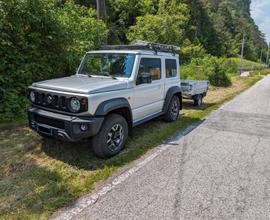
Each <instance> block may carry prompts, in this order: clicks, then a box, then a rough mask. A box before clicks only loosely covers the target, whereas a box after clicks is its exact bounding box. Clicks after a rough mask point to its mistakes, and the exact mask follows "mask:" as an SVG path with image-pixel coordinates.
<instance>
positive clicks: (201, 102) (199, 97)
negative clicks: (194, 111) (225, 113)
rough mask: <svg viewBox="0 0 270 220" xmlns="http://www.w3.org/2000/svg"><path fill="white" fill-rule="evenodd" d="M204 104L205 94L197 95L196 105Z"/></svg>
mask: <svg viewBox="0 0 270 220" xmlns="http://www.w3.org/2000/svg"><path fill="white" fill-rule="evenodd" d="M202 104H203V95H196V96H195V98H194V106H201V105H202Z"/></svg>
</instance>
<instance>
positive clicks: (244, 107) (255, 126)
mask: <svg viewBox="0 0 270 220" xmlns="http://www.w3.org/2000/svg"><path fill="white" fill-rule="evenodd" d="M89 204H90V203H89ZM73 208H74V207H73ZM75 210H76V209H75ZM68 211H69V210H66V211H65V212H66V213H68ZM73 211H74V210H73ZM62 214H63V213H62ZM73 214H74V215H70V217H72V218H73V219H140V220H141V219H185V220H186V219H192V220H195V219H230V220H231V219H245V220H247V219H260V220H262V219H270V77H269V76H268V77H265V78H264V79H263V80H262V81H260V82H258V83H257V84H256V85H255V86H253V87H252V88H250V89H249V90H247V91H246V92H244V93H242V94H241V95H240V96H238V97H236V98H235V99H234V100H232V101H231V102H229V103H227V104H225V105H224V106H222V107H221V108H220V109H219V110H217V111H215V112H213V113H212V114H211V115H210V116H209V117H208V118H207V119H206V120H205V121H204V122H203V123H202V124H200V126H198V127H197V128H196V129H194V130H193V131H192V132H190V133H189V134H188V135H186V136H184V137H181V138H179V139H178V140H175V141H174V142H171V143H168V144H167V145H166V150H163V151H162V152H161V153H160V154H158V155H157V156H156V157H155V158H154V159H152V160H151V161H149V162H148V163H146V164H145V165H144V166H143V167H141V168H140V169H138V170H136V172H134V173H132V174H131V175H130V176H129V177H128V178H126V179H125V181H123V182H121V183H120V184H118V185H115V187H113V188H112V189H110V190H108V191H107V192H106V193H104V194H103V195H102V196H100V197H99V198H98V199H97V200H96V201H95V202H94V203H92V204H90V205H87V206H85V207H84V208H83V209H80V210H79V211H78V212H76V211H75V212H73ZM56 217H57V216H56Z"/></svg>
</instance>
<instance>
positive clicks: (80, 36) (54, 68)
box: [0, 0, 106, 121]
mask: <svg viewBox="0 0 270 220" xmlns="http://www.w3.org/2000/svg"><path fill="white" fill-rule="evenodd" d="M0 12H1V13H0V57H1V60H3V61H2V62H1V63H0V74H1V75H0V81H1V86H0V100H1V105H0V121H9V120H12V119H13V118H14V117H15V118H18V117H21V116H22V115H25V112H26V106H27V100H26V97H27V86H29V85H30V84H31V83H32V82H34V81H39V80H43V79H48V78H53V77H57V76H61V75H64V74H71V73H72V72H74V69H75V67H76V66H77V65H78V62H79V58H80V57H81V56H82V55H83V53H84V52H85V50H90V49H93V48H94V47H97V46H98V45H100V44H101V42H102V41H105V38H106V27H105V24H104V23H103V22H102V21H97V20H96V19H95V18H93V17H94V16H95V15H94V13H93V11H92V10H88V9H86V8H84V7H81V6H76V5H74V4H73V3H72V2H67V3H66V4H64V5H63V7H62V8H61V9H60V8H57V7H55V6H54V4H53V3H52V2H51V1H41V0H13V1H4V2H0Z"/></svg>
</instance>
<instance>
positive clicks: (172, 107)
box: [164, 96, 180, 122]
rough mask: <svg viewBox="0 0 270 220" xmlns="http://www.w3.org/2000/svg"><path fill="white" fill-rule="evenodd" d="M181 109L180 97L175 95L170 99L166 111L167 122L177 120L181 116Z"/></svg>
mask: <svg viewBox="0 0 270 220" xmlns="http://www.w3.org/2000/svg"><path fill="white" fill-rule="evenodd" d="M179 111H180V101H179V98H178V97H177V96H173V97H172V99H171V101H170V104H169V107H168V110H167V112H166V113H165V116H164V120H165V121H167V122H172V121H176V120H177V118H178V116H179Z"/></svg>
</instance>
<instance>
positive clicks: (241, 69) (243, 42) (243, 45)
mask: <svg viewBox="0 0 270 220" xmlns="http://www.w3.org/2000/svg"><path fill="white" fill-rule="evenodd" d="M244 48H245V33H244V34H243V41H242V49H241V61H240V74H241V73H242V71H243V57H244Z"/></svg>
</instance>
